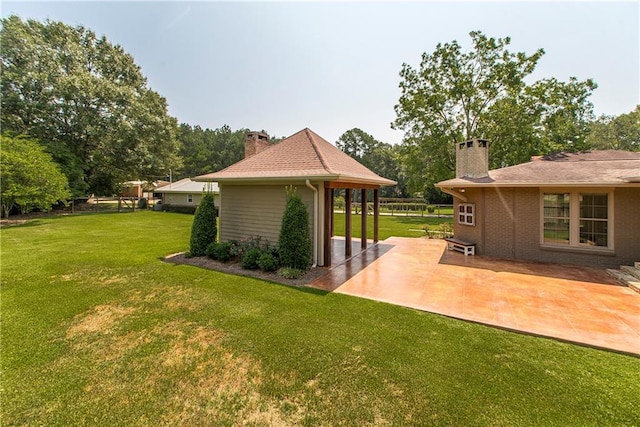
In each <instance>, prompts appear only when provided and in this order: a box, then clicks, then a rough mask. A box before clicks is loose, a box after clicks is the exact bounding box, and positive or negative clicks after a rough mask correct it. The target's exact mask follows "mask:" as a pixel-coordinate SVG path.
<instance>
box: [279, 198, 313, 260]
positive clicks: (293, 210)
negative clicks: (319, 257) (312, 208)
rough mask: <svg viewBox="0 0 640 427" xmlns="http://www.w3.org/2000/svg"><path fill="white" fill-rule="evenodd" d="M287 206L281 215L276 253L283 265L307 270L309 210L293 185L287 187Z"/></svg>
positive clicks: (309, 250) (309, 255)
mask: <svg viewBox="0 0 640 427" xmlns="http://www.w3.org/2000/svg"><path fill="white" fill-rule="evenodd" d="M286 192H287V206H286V208H285V211H284V214H283V215H282V226H281V227H280V238H279V240H278V254H279V255H280V264H281V265H282V266H283V267H288V268H295V269H298V270H307V269H308V268H309V266H310V265H311V254H312V246H311V235H310V233H309V212H308V211H307V207H306V206H305V205H304V203H302V199H301V198H300V196H299V195H298V194H296V190H295V188H294V187H292V186H291V187H287V188H286Z"/></svg>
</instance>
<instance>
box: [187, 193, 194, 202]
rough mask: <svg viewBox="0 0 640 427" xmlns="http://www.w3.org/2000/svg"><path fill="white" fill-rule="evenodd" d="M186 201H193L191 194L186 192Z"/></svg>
mask: <svg viewBox="0 0 640 427" xmlns="http://www.w3.org/2000/svg"><path fill="white" fill-rule="evenodd" d="M187 203H193V194H187Z"/></svg>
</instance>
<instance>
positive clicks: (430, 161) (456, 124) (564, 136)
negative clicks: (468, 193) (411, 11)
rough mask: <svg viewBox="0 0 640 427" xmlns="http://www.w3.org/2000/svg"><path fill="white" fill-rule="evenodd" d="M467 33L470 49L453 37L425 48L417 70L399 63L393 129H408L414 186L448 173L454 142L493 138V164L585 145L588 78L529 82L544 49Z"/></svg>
mask: <svg viewBox="0 0 640 427" xmlns="http://www.w3.org/2000/svg"><path fill="white" fill-rule="evenodd" d="M470 36H471V40H472V43H473V48H472V49H471V50H470V51H468V52H463V51H462V48H461V46H460V45H459V44H458V42H457V41H455V40H454V41H452V42H450V43H445V44H438V45H437V46H436V49H435V51H434V52H433V53H432V54H427V53H424V54H423V55H422V61H421V63H420V67H419V69H418V70H416V69H414V68H413V67H411V66H410V65H408V64H403V66H402V71H401V72H400V76H401V82H400V88H401V91H402V93H401V96H400V99H399V102H398V104H397V105H396V106H395V111H396V115H397V118H396V120H395V121H394V122H393V123H392V127H393V128H395V129H403V130H404V131H405V137H404V141H403V158H404V163H405V165H406V167H407V174H408V175H409V188H410V189H411V190H412V191H424V190H425V189H426V188H428V187H429V186H430V185H432V184H433V183H435V182H438V181H440V180H443V179H447V178H451V177H452V176H453V174H454V171H455V150H454V146H455V145H454V144H455V143H456V142H462V141H465V140H468V139H472V138H484V139H488V140H490V141H491V148H490V150H491V164H492V167H498V166H506V165H513V164H517V163H521V162H523V161H527V160H528V159H529V158H530V157H531V156H532V155H535V154H547V153H549V152H552V151H557V150H570V151H573V150H579V149H583V148H586V147H587V144H586V140H585V138H586V135H587V133H588V129H587V124H588V123H589V121H590V120H591V118H592V116H593V112H592V109H593V107H592V105H591V103H590V102H589V101H588V98H589V96H590V95H591V93H592V91H593V90H594V89H595V88H596V84H595V83H594V82H593V81H592V80H586V81H583V82H580V81H578V80H577V79H575V78H570V80H569V82H560V81H558V80H557V79H555V78H549V79H542V80H539V81H536V82H534V83H532V84H527V83H526V82H525V78H526V77H527V76H529V75H530V74H531V73H532V72H533V71H534V69H535V67H536V65H537V63H538V60H539V59H540V58H541V57H542V56H543V54H544V51H543V50H542V49H539V50H537V51H536V52H535V53H533V54H532V55H527V54H526V53H524V52H517V53H512V52H510V51H509V50H508V49H507V48H508V46H509V44H510V42H511V40H510V38H509V37H506V38H503V39H500V38H499V39H495V38H489V37H487V36H485V35H484V34H482V33H480V32H471V33H470Z"/></svg>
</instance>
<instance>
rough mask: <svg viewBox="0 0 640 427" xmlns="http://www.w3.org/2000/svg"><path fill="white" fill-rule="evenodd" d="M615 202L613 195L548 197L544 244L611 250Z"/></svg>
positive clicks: (546, 197) (545, 211)
mask: <svg viewBox="0 0 640 427" xmlns="http://www.w3.org/2000/svg"><path fill="white" fill-rule="evenodd" d="M612 198H613V195H612V194H610V193H586V192H585V193H582V192H577V191H576V192H571V193H544V194H543V195H542V201H543V226H542V242H543V243H545V244H551V245H564V246H572V247H600V248H611V244H610V243H609V242H610V240H611V236H610V233H609V229H610V228H609V218H611V217H612V215H611V208H612V205H613V203H612Z"/></svg>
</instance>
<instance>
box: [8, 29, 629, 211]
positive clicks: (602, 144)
mask: <svg viewBox="0 0 640 427" xmlns="http://www.w3.org/2000/svg"><path fill="white" fill-rule="evenodd" d="M0 23H1V24H2V28H1V29H0V38H1V40H2V43H1V44H0V66H1V68H2V69H1V71H2V81H1V85H0V89H1V96H2V114H1V115H0V126H1V128H2V132H3V143H2V145H1V147H0V148H1V149H2V157H3V159H5V161H4V162H3V172H2V173H3V184H2V197H3V199H5V200H14V203H13V205H16V206H20V207H21V209H30V208H33V207H39V208H42V206H44V205H46V204H47V203H49V199H47V198H44V199H43V198H42V197H44V196H42V194H41V196H42V197H41V199H40V201H33V202H30V203H27V202H26V201H25V197H22V196H20V195H19V194H17V193H16V192H18V189H19V188H23V187H20V186H13V187H12V188H13V190H12V191H13V193H12V194H13V196H11V197H14V196H16V194H17V196H19V197H17V198H15V197H14V198H13V199H12V198H11V197H10V195H9V193H7V192H5V190H7V191H8V188H9V186H8V185H7V183H8V182H9V180H8V177H9V175H8V174H9V171H11V170H18V169H19V168H15V167H14V168H13V169H11V168H12V167H13V166H12V165H11V164H9V163H7V162H11V161H14V160H15V159H17V158H18V157H19V156H17V155H16V154H15V153H31V154H29V156H31V155H33V156H34V158H35V157H38V158H39V160H38V162H40V163H39V164H42V165H44V164H46V163H47V162H48V163H53V168H47V169H48V170H52V171H53V170H55V171H58V172H59V173H60V172H61V173H62V176H63V180H62V181H60V180H57V178H56V179H54V181H55V182H56V183H57V184H56V185H57V186H58V187H60V188H57V190H56V191H55V194H56V195H57V197H58V199H59V200H63V199H65V198H66V197H78V196H86V195H89V194H96V195H100V196H105V195H114V194H117V193H118V190H119V186H120V185H121V184H122V183H124V182H126V181H129V180H148V181H155V180H158V179H161V178H164V177H166V176H167V175H168V174H169V171H172V172H173V175H174V177H176V179H177V178H184V177H190V176H195V175H200V174H203V173H208V172H212V171H217V170H220V169H223V168H225V167H227V166H229V165H231V164H233V163H235V162H237V161H238V160H240V159H241V158H242V157H243V156H244V135H245V133H246V131H247V129H238V130H233V129H231V128H230V127H229V126H226V125H225V126H222V127H220V128H217V129H202V128H201V127H200V126H197V125H189V124H184V123H183V124H180V125H179V124H178V121H177V120H176V119H175V118H173V117H171V116H170V115H169V114H168V111H167V101H166V99H164V98H163V97H162V96H161V95H159V94H158V93H156V92H155V91H153V90H152V89H151V88H149V87H148V84H147V80H146V78H145V77H144V76H143V75H142V72H141V70H140V67H139V66H138V65H137V64H136V63H135V61H134V58H133V57H132V56H131V55H129V54H127V53H126V52H125V51H124V50H123V49H122V48H121V47H120V46H118V45H114V44H112V43H110V42H109V41H108V40H107V39H106V37H104V36H102V37H98V36H97V35H96V34H95V33H94V32H93V31H91V30H89V29H87V28H84V27H81V26H77V27H72V26H68V25H66V24H63V23H61V22H52V21H46V22H39V21H35V20H26V21H23V20H22V19H21V18H19V17H17V16H10V17H8V18H4V19H2V20H1V21H0ZM470 36H471V40H472V44H473V46H472V48H471V49H470V50H468V51H463V50H462V48H461V46H460V45H459V44H458V43H457V42H456V41H452V42H449V43H445V44H438V45H437V47H436V49H435V50H434V52H432V53H430V54H428V53H424V54H423V55H422V60H421V63H420V65H419V67H418V68H417V69H416V68H413V67H412V66H410V65H408V64H404V65H403V66H402V70H401V72H400V77H401V81H400V88H401V96H400V99H399V101H398V104H397V105H396V106H395V111H396V115H397V117H396V120H395V121H394V122H393V123H392V127H394V128H396V129H402V130H403V131H404V132H405V136H404V139H403V142H402V143H401V144H398V145H391V144H388V143H385V142H382V141H379V140H377V139H375V138H374V137H373V136H372V135H370V134H368V133H366V132H365V131H363V130H361V129H359V128H353V129H350V130H347V131H346V132H345V133H344V134H343V135H342V136H341V137H340V138H339V139H338V141H336V145H337V146H338V147H339V148H340V149H342V150H343V151H344V152H345V153H347V154H349V155H350V156H352V157H354V158H355V159H357V160H358V161H360V162H362V163H363V164H364V165H365V166H367V167H369V168H370V169H371V170H373V171H374V172H376V173H378V174H379V175H381V176H384V177H387V178H390V179H393V180H395V181H397V182H398V185H397V186H396V187H390V188H384V189H383V190H382V195H383V196H385V197H407V196H415V195H423V196H425V198H427V199H428V200H430V201H432V202H439V201H441V199H442V197H443V195H442V194H441V193H439V192H438V190H436V189H434V187H433V184H434V183H436V182H438V181H440V180H443V179H447V178H451V177H452V176H453V174H454V170H455V152H454V143H455V142H460V141H464V140H466V139H470V138H477V137H480V138H484V139H488V140H490V141H491V153H490V158H491V162H492V164H491V166H492V167H501V166H507V165H514V164H518V163H522V162H525V161H527V160H529V158H530V157H531V156H532V155H541V154H548V153H550V152H553V151H560V150H565V151H575V150H583V149H590V148H597V149H605V148H608V149H626V150H636V151H638V150H640V107H638V108H636V109H635V110H634V111H632V112H630V113H628V114H622V115H620V116H617V117H613V116H602V117H599V118H597V119H596V118H595V117H594V114H593V106H592V104H591V102H590V101H589V97H590V95H591V93H592V92H593V90H594V89H595V88H596V87H597V86H596V84H595V82H593V81H592V80H590V79H588V80H585V81H579V80H578V79H576V78H574V77H571V78H570V79H569V81H568V82H562V81H559V80H557V79H555V78H546V79H541V80H538V81H535V82H533V83H527V82H526V81H525V78H526V77H527V76H529V75H530V74H531V73H532V72H533V71H534V69H535V67H536V65H537V62H538V61H539V60H540V58H541V57H542V56H543V55H544V51H543V50H542V49H540V50H538V51H536V52H534V53H533V54H531V55H528V54H526V53H524V52H516V53H512V52H510V51H509V50H508V46H509V44H510V39H509V38H508V37H506V38H504V39H500V38H498V39H495V38H490V37H487V36H485V35H484V34H482V33H480V32H472V33H470ZM280 139H281V138H272V143H275V142H278V141H279V140H280ZM5 141H8V142H5ZM20 144H22V145H24V149H23V148H16V147H18V146H19V145H20ZM33 144H38V147H35V148H34V147H33ZM9 150H13V152H12V153H10V154H8V153H9ZM43 167H44V166H43ZM51 173H52V174H54V175H55V172H51ZM52 176H53V175H52ZM13 179H24V174H17V175H15V176H14V177H13ZM52 179H53V178H52ZM29 182H31V184H29ZM29 182H25V183H23V184H24V185H25V186H27V187H28V188H29V191H30V193H29V194H31V196H29V197H32V198H35V197H36V196H35V194H36V193H37V192H38V191H39V192H40V193H42V192H46V191H49V189H47V188H46V186H42V183H41V181H38V180H31V181H29ZM36 182H38V183H40V184H35V183H36ZM29 185H31V186H30V187H29ZM38 186H40V187H38ZM27 187H24V188H23V190H20V191H23V192H25V191H27V190H26V188H27ZM43 187H44V188H43ZM52 192H53V191H52ZM25 194H26V193H25ZM47 197H48V196H47ZM34 200H35V199H34ZM41 200H47V201H46V202H44V203H41ZM3 207H4V208H7V207H6V206H4V205H3ZM7 209H9V210H10V209H11V207H8V208H7ZM3 210H6V209H3Z"/></svg>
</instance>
